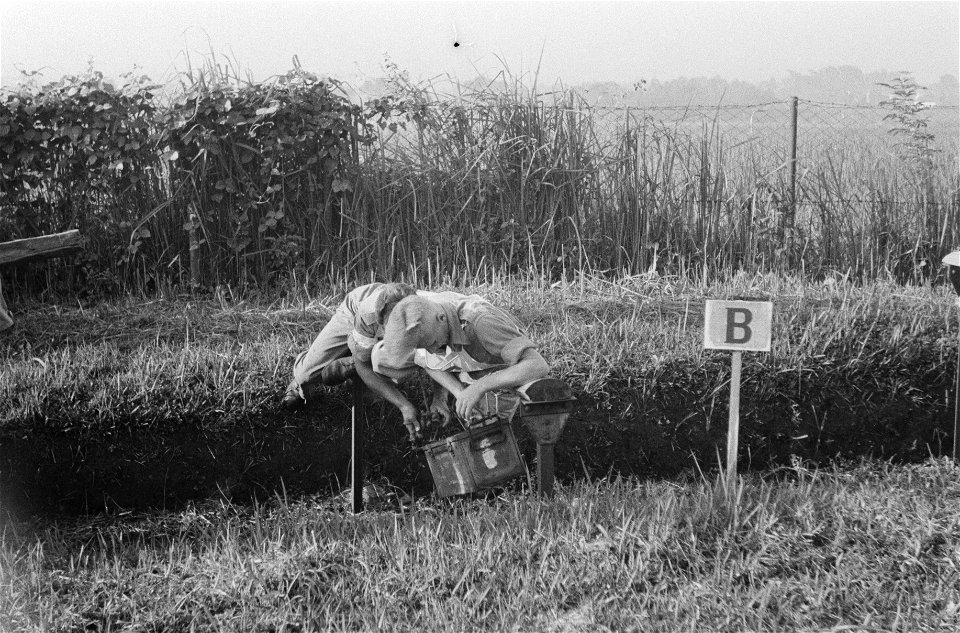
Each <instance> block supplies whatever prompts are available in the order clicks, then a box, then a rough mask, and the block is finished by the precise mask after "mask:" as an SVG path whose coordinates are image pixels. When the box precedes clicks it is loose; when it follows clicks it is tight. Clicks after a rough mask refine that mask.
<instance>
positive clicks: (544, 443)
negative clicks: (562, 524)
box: [517, 378, 576, 497]
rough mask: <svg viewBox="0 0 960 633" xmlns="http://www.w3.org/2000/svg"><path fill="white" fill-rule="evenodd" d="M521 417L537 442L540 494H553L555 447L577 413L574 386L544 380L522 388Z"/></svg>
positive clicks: (552, 379)
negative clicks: (572, 389)
mask: <svg viewBox="0 0 960 633" xmlns="http://www.w3.org/2000/svg"><path fill="white" fill-rule="evenodd" d="M517 391H518V392H519V393H520V398H521V405H520V418H521V419H522V420H523V423H524V425H525V426H526V427H527V429H528V430H529V431H530V434H531V435H532V436H533V439H534V440H535V441H536V442H537V492H538V494H540V495H542V496H545V497H549V496H551V495H552V494H553V482H554V462H553V447H554V446H555V445H556V443H557V440H559V439H560V433H561V432H563V427H564V425H565V424H566V422H567V418H569V417H570V412H571V411H573V407H574V404H575V403H576V399H575V398H574V397H573V393H572V392H571V390H570V387H569V386H568V385H567V384H566V383H565V382H563V381H562V380H558V379H556V378H541V379H540V380H535V381H533V382H529V383H527V384H525V385H521V386H520V387H518V388H517Z"/></svg>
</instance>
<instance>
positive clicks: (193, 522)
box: [0, 460, 960, 633]
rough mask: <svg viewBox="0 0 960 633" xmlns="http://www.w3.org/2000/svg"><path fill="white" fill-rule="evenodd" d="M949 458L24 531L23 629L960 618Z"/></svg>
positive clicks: (107, 520)
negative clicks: (722, 480) (542, 497)
mask: <svg viewBox="0 0 960 633" xmlns="http://www.w3.org/2000/svg"><path fill="white" fill-rule="evenodd" d="M958 473H960V471H958V470H957V468H956V467H955V466H953V465H952V464H951V463H949V462H948V461H946V460H930V461H927V462H926V463H924V464H918V465H909V466H900V467H891V466H889V465H885V464H879V465H878V464H872V465H871V464H861V465H859V466H856V467H854V468H851V469H849V470H839V469H832V470H828V471H819V472H818V471H810V470H806V469H804V468H802V467H799V466H796V467H794V468H788V469H785V470H782V471H780V472H779V473H778V474H777V475H776V476H774V477H769V476H768V477H767V478H766V479H764V478H761V477H759V476H756V475H753V476H749V477H747V478H746V479H745V480H744V482H743V485H742V487H741V488H740V489H739V490H738V491H737V493H736V495H735V501H733V502H731V501H728V498H727V497H726V496H725V495H724V492H723V490H722V488H721V487H720V486H718V485H717V484H715V483H711V482H710V481H705V480H701V479H693V480H690V479H687V480H680V481H674V482H671V481H659V482H647V483H641V482H638V481H636V480H624V479H614V480H601V481H592V482H588V481H581V482H579V483H577V484H575V485H572V486H568V487H565V488H563V489H561V490H560V492H559V494H558V496H557V497H556V499H555V500H553V501H550V502H540V501H537V500H536V499H534V498H531V497H529V496H526V495H518V494H516V493H504V494H502V495H501V496H499V497H497V498H496V499H488V500H486V501H485V502H480V501H473V502H469V501H463V502H458V503H453V504H431V503H425V502H422V501H414V502H410V501H405V503H403V504H401V505H399V506H397V507H395V508H394V509H392V510H380V511H372V512H367V513H364V514H362V515H359V516H352V515H349V514H344V513H342V512H340V511H337V510H336V509H334V508H332V507H331V506H330V504H329V503H327V502H324V501H322V500H320V499H316V498H301V499H297V500H284V499H283V498H280V497H278V498H275V499H274V500H272V501H270V502H268V503H266V504H262V505H258V506H254V507H250V506H236V505H231V504H224V503H219V502H209V503H204V504H200V505H196V506H191V507H188V508H187V509H185V510H183V511H180V512H173V513H158V514H151V515H136V514H126V515H123V516H119V517H117V516H115V517H101V518H98V519H94V520H90V519H81V520H78V521H75V522H59V523H52V524H38V525H34V526H32V529H31V528H29V527H28V526H20V527H19V528H18V529H14V528H12V527H8V529H7V530H6V531H5V532H3V536H2V539H3V540H2V549H0V556H2V558H0V563H2V564H0V587H2V590H0V628H3V630H10V631H14V630H16V631H24V632H25V633H26V632H29V631H72V630H84V628H85V629H86V630H98V631H119V630H131V631H132V630H137V631H151V630H163V631H188V630H189V631H304V632H306V631H330V630H387V629H391V630H418V631H421V630H422V631H449V630H484V631H507V630H537V631H585V630H589V631H613V630H617V631H619V630H642V631H676V630H710V631H745V630H749V631H795V630H802V631H825V630H833V631H837V630H857V631H934V630H938V631H939V630H956V628H957V627H960V608H958V605H960V590H958V587H960V513H958V511H957V502H958V501H960V474H958Z"/></svg>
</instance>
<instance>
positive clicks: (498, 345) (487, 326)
mask: <svg viewBox="0 0 960 633" xmlns="http://www.w3.org/2000/svg"><path fill="white" fill-rule="evenodd" d="M473 327H474V331H475V332H476V335H477V339H479V341H480V343H481V344H482V345H483V348H484V349H485V350H487V353H489V354H490V355H492V356H496V357H499V358H501V359H503V362H504V363H506V364H508V365H516V364H517V363H519V362H520V357H521V356H523V352H524V351H526V350H528V349H531V348H533V349H536V348H537V346H536V344H535V343H534V342H533V341H531V340H530V339H529V338H528V337H527V335H526V334H524V333H523V332H521V331H520V327H519V326H518V325H517V324H516V322H514V320H513V319H512V318H510V317H509V316H507V315H506V314H502V313H500V312H499V311H497V312H489V313H487V314H484V315H482V316H480V318H478V319H477V320H476V321H475V322H474V324H473Z"/></svg>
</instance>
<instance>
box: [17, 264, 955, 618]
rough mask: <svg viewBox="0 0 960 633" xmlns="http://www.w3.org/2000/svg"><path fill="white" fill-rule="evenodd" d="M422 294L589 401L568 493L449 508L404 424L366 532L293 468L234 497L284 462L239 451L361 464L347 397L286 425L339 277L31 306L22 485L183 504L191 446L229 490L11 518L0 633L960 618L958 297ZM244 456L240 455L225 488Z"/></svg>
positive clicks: (566, 465) (833, 289)
mask: <svg viewBox="0 0 960 633" xmlns="http://www.w3.org/2000/svg"><path fill="white" fill-rule="evenodd" d="M414 281H421V282H422V283H421V285H423V286H428V287H434V288H449V287H456V288H459V289H461V290H466V291H469V292H479V293H482V294H485V295H487V296H488V297H490V298H491V299H492V300H494V301H495V302H496V303H499V304H501V305H504V306H506V307H508V308H509V309H511V310H512V311H513V312H514V313H515V314H516V315H517V317H518V319H519V320H520V321H521V322H522V323H523V325H524V326H525V327H526V328H527V329H528V330H529V332H530V333H531V335H532V336H533V338H534V339H535V340H537V341H539V342H540V344H541V349H542V350H543V352H544V355H545V357H546V358H547V359H548V361H550V362H551V364H552V366H553V367H554V374H555V375H557V376H558V377H561V378H563V379H565V380H567V381H568V382H569V383H570V384H571V386H572V387H573V389H574V392H575V394H576V395H577V397H578V398H579V399H580V407H581V411H579V413H578V415H577V416H575V417H574V418H573V419H572V420H571V423H570V424H569V425H568V428H567V429H566V430H565V432H564V436H563V438H562V440H561V444H560V445H559V446H558V461H557V466H558V469H559V472H558V474H559V476H560V481H561V489H560V491H559V493H558V495H557V497H556V498H555V499H554V500H552V501H540V500H537V499H536V498H535V497H532V496H530V495H528V494H527V493H526V492H525V488H524V486H522V485H520V484H518V485H516V486H514V487H511V488H509V489H507V490H505V491H503V492H501V493H498V494H495V495H491V496H489V497H486V498H478V499H472V500H461V501H457V502H453V503H449V502H439V501H437V500H433V499H431V498H429V497H427V496H425V493H424V491H423V490H422V489H415V488H416V487H415V486H413V487H412V486H411V485H409V484H410V480H409V477H407V475H409V471H408V470H404V468H406V466H404V465H397V466H396V467H393V468H392V469H391V466H390V464H391V462H394V463H398V464H399V463H401V462H404V461H405V460H407V459H408V453H405V452H404V450H403V449H402V448H401V447H400V443H401V438H402V435H403V433H402V429H401V428H400V426H399V421H398V420H396V419H393V418H392V417H390V416H387V417H386V418H384V419H382V420H377V421H375V423H374V426H373V429H372V434H373V436H374V437H376V438H377V442H374V443H373V444H374V447H373V448H374V453H373V459H377V460H381V461H380V462H376V463H377V464H378V465H377V468H378V469H379V470H378V471H377V472H376V473H374V474H376V475H380V476H383V475H389V476H388V477H387V479H386V481H384V480H383V479H382V478H380V479H378V480H377V481H378V483H380V484H381V486H380V487H381V490H384V491H386V494H385V495H384V496H383V497H382V498H381V499H379V500H378V502H377V503H373V504H371V506H372V509H371V511H369V512H366V513H364V514H362V515H359V516H352V515H350V514H347V513H345V512H344V511H343V507H342V504H340V503H339V502H338V499H337V498H336V497H331V495H330V494H329V492H326V489H325V488H324V487H323V486H319V485H314V487H313V488H312V489H310V485H308V484H309V481H308V480H307V479H299V480H298V479H296V477H294V475H295V474H297V473H295V472H293V470H292V467H291V466H290V464H287V466H286V468H287V469H288V470H286V471H278V472H280V473H281V474H282V476H283V477H284V479H283V480H280V479H279V477H280V475H277V474H276V473H273V471H271V473H272V474H271V473H268V474H267V475H263V474H262V473H263V472H266V471H262V472H261V475H262V476H263V477H267V478H270V477H273V478H274V479H275V480H276V481H274V482H273V483H274V484H275V487H274V488H273V491H272V492H270V491H269V489H267V492H270V494H263V493H264V490H263V489H261V494H259V495H258V497H259V498H258V501H255V502H243V503H241V502H239V501H238V498H239V497H238V496H237V495H232V494H230V490H228V489H229V488H230V485H232V484H229V482H230V481H233V480H237V481H241V482H242V480H243V479H244V478H245V477H246V478H251V477H253V475H252V474H251V473H254V472H255V471H256V470H257V468H258V467H259V465H258V463H254V462H251V461H250V460H251V459H253V458H252V457H251V455H252V453H251V454H247V455H245V456H240V457H242V458H243V459H240V457H237V455H236V454H233V453H229V454H228V453H220V452H217V451H218V447H220V446H221V445H220V444H218V443H216V441H221V440H229V439H231V438H234V437H240V436H243V435H244V434H251V433H254V432H255V433H254V435H255V439H256V442H260V443H261V445H260V446H261V447H260V449H259V450H260V453H258V455H259V456H260V458H263V459H267V458H268V457H275V455H268V454H270V453H273V452H278V451H280V452H282V451H286V450H290V451H292V450H293V449H292V448H290V447H293V446H294V445H295V444H294V443H293V440H290V442H291V443H290V444H289V445H278V444H274V443H271V442H270V441H269V438H272V437H276V436H285V437H286V436H289V435H290V434H291V433H302V432H304V431H305V430H307V429H312V430H313V431H314V432H315V433H316V434H318V435H319V440H318V442H319V444H318V445H323V444H331V445H334V446H339V447H341V449H342V446H343V444H342V439H343V437H344V433H345V428H344V425H343V421H342V420H339V421H338V420H337V419H336V418H338V416H339V417H342V416H343V415H344V414H345V413H346V409H345V408H344V407H343V406H342V403H341V404H338V402H340V401H341V400H342V394H341V393H340V392H338V391H337V390H334V391H332V392H331V393H330V394H329V398H328V401H325V405H324V407H326V408H327V409H328V410H327V412H326V414H325V415H327V417H328V418H330V420H328V421H318V420H315V419H310V418H296V419H294V418H286V417H283V416H281V415H279V414H278V413H277V412H276V407H275V404H276V400H277V398H278V397H279V394H280V391H281V390H282V388H283V386H284V385H285V384H286V381H287V380H288V373H289V371H290V363H291V362H292V358H293V355H294V354H295V353H296V352H297V351H298V350H299V349H302V348H303V347H305V346H306V345H307V344H308V343H309V341H310V340H311V339H312V337H313V336H314V335H315V332H316V331H317V330H318V329H319V327H320V326H322V324H323V323H324V322H325V320H326V318H327V316H328V315H329V313H330V311H331V309H332V308H333V307H334V306H335V305H336V304H337V302H338V300H339V298H340V296H341V294H340V293H342V290H343V289H342V288H340V289H339V290H335V291H333V292H331V293H329V294H327V295H324V296H322V297H320V298H319V299H313V300H308V297H307V296H306V295H305V293H301V294H294V295H291V296H286V297H284V298H276V299H264V298H261V299H259V300H252V299H248V300H246V301H241V300H240V299H239V298H235V297H232V296H231V295H230V293H229V291H221V292H219V293H217V294H215V295H213V296H210V297H189V296H180V297H177V296H166V297H157V298H145V297H142V296H141V297H129V298H128V299H126V300H122V301H117V302H113V303H99V304H90V305H80V304H74V305H69V304H65V303H64V304H28V305H25V306H17V307H16V309H15V312H14V317H15V318H16V319H17V321H18V325H17V327H16V329H14V330H13V331H12V333H11V334H10V335H8V336H5V338H3V339H0V356H2V358H3V359H4V360H3V361H2V364H0V458H2V460H3V461H2V463H0V476H3V477H4V481H3V482H2V483H3V485H4V487H5V488H8V487H9V486H10V482H11V479H10V477H11V475H10V471H6V472H5V471H4V469H6V468H9V465H10V464H14V463H16V462H17V460H18V459H19V460H27V461H29V459H33V460H34V461H30V462H29V466H30V469H33V470H29V469H28V470H29V472H30V473H33V474H36V473H40V472H41V471H42V472H46V473H48V474H49V473H53V474H55V475H56V476H58V477H59V479H58V480H57V481H58V482H59V484H62V485H67V484H69V483H71V482H73V483H77V484H78V485H83V486H90V485H92V484H91V482H92V481H97V482H99V481H103V480H109V479H110V478H111V477H112V478H114V480H115V481H114V484H116V485H117V486H120V487H126V488H129V489H137V487H138V486H140V487H141V488H140V489H138V494H140V495H144V494H146V493H145V492H144V491H145V490H146V489H147V488H150V487H152V488H153V489H154V490H153V492H155V493H157V492H158V491H159V492H163V491H164V490H167V489H161V488H160V482H159V481H155V480H153V479H151V475H152V473H151V470H150V469H151V468H152V466H151V464H153V462H152V461H150V460H151V459H155V458H156V457H157V455H158V454H162V453H164V451H167V455H168V457H167V458H168V459H180V458H181V457H182V456H183V455H186V453H176V452H170V451H172V450H173V449H172V448H171V443H172V442H177V441H179V442H181V443H192V444H196V447H195V448H196V453H195V454H192V457H191V459H193V460H194V461H189V462H187V461H184V469H183V470H184V471H183V472H182V473H181V476H182V478H184V480H185V481H187V482H189V481H191V480H194V481H199V482H202V483H203V485H202V486H201V487H200V488H199V489H197V490H194V491H193V492H192V493H191V494H188V495H185V496H184V497H179V498H178V499H177V501H176V502H175V503H174V502H171V503H170V504H169V505H168V509H166V510H164V509H159V508H160V504H159V503H156V504H155V505H156V507H154V508H153V509H149V508H147V507H138V506H137V504H135V503H130V504H129V505H125V503H120V502H117V501H116V499H114V500H113V501H112V502H110V503H106V504H104V503H94V504H93V505H92V506H91V507H88V508H87V509H88V510H91V511H94V513H93V514H90V515H79V516H74V517H72V518H71V517H64V516H60V517H52V516H49V515H35V516H31V515H30V514H29V513H22V512H21V513H19V516H17V515H18V513H16V512H14V513H13V516H12V517H8V519H11V520H8V521H7V522H6V524H4V525H3V527H2V548H0V630H2V631H7V630H9V631H77V630H87V631H93V630H97V631H118V630H129V631H191V630H198V631H219V630H224V631H258V630H259V631H313V630H317V631H320V630H379V629H398V630H426V631H430V630H490V631H500V630H521V631H527V630H535V631H596V630H599V631H603V630H631V629H632V630H643V631H646V630H670V631H674V630H684V631H686V630H697V631H700V630H710V631H713V630H718V631H742V630H765V631H766V630H769V631H784V630H798V631H806V630H858V631H894V630H896V631H919V630H956V628H957V627H958V626H960V609H958V605H960V589H958V587H960V511H958V510H957V507H958V506H957V501H958V499H960V471H958V469H957V468H956V467H955V466H954V465H953V464H952V463H951V462H949V461H948V460H946V459H944V458H936V457H929V456H930V455H931V454H933V455H938V454H945V451H946V450H947V448H945V447H949V445H950V441H951V439H952V438H951V437H950V435H949V431H950V428H949V427H948V422H950V421H952V411H953V409H952V398H951V396H950V392H951V390H952V385H953V377H954V371H955V368H956V364H955V363H956V355H957V348H956V341H957V335H956V327H957V326H956V321H955V316H954V311H955V308H953V303H952V301H953V297H952V294H948V293H947V291H946V290H945V289H943V288H934V289H931V288H929V287H921V288H918V287H912V288H908V287H902V286H897V285H894V284H889V283H883V282H877V283H875V284H871V285H869V286H864V287H860V286H855V285H852V284H849V283H847V282H846V281H845V280H844V279H842V278H836V279H830V280H828V281H827V282H826V283H818V284H811V283H806V282H801V281H799V280H796V279H790V278H784V277H772V276H755V277H747V276H739V277H737V278H735V279H734V280H732V281H731V282H728V283H725V284H722V285H712V286H703V285H697V284H693V283H690V282H685V281H682V280H679V279H675V278H663V277H656V276H637V277H627V278H621V279H617V280H605V279H602V278H599V277H592V276H578V277H575V278H574V279H573V280H572V281H564V282H556V283H552V284H551V283H548V282H545V281H543V280H542V279H541V278H537V277H534V276H531V277H523V278H508V277H504V276H491V277H488V278H486V279H484V278H479V277H473V278H468V277H461V278H446V279H443V280H430V281H429V282H427V281H426V280H414ZM743 295H748V296H761V297H767V298H770V299H771V300H773V301H774V303H775V306H776V307H775V310H776V312H775V320H774V341H775V343H774V348H773V350H772V352H771V353H770V354H756V355H748V356H747V357H745V366H744V395H743V403H742V405H741V406H742V411H743V422H742V424H743V427H742V430H741V442H742V447H743V452H742V454H741V459H742V460H743V464H744V466H745V467H746V468H749V471H748V472H745V473H744V475H743V479H742V482H743V483H742V486H741V487H740V488H739V489H738V490H737V491H736V492H735V493H733V494H729V493H728V491H724V490H723V489H722V487H721V486H720V485H719V484H718V483H717V482H716V481H715V472H716V470H715V465H716V460H715V455H716V451H717V447H718V446H719V447H720V448H721V450H722V445H720V444H719V443H720V442H722V438H723V437H724V433H725V426H724V424H725V419H726V408H725V398H726V391H725V384H726V380H727V378H728V373H727V372H728V367H729V366H728V360H727V356H726V355H725V354H721V353H716V352H705V351H704V350H703V349H702V323H701V322H702V302H703V299H704V298H705V297H711V298H722V297H734V296H743ZM414 392H415V388H414ZM291 429H292V430H291ZM781 435H782V436H783V437H780V436H781ZM204 438H213V440H209V439H204ZM295 439H296V438H295ZM214 440H216V441H214ZM298 441H299V440H298ZM57 442H59V443H60V444H59V445H60V446H66V449H65V450H66V452H57V451H58V450H60V449H57V448H56V447H57V446H58V444H57ZM278 446H287V448H282V449H281V448H278ZM296 446H297V447H299V449H298V450H308V449H311V450H312V448H313V445H309V446H308V445H306V444H302V445H301V444H296ZM138 447H139V448H138ZM378 447H379V448H378ZM693 449H696V450H693ZM138 450H139V451H140V452H137V451H138ZM207 451H211V452H210V453H209V455H210V456H209V457H205V455H206V453H207ZM763 451H767V458H761V457H760V456H761V454H762V452H763ZM95 455H100V457H97V458H95V457H94V456H95ZM866 455H874V456H886V457H893V458H895V459H896V460H897V463H896V464H895V463H893V462H891V461H886V460H876V459H867V460H866V461H862V460H861V459H860V458H861V457H863V456H866ZM231 456H232V457H231ZM925 456H926V458H925ZM851 457H852V458H854V459H850V458H851ZM835 458H836V461H834V462H833V464H831V465H827V464H829V463H830V462H831V461H832V460H834V459H835ZM230 459H237V460H239V461H240V462H243V463H238V464H229V463H228V464H227V465H228V466H230V467H231V468H234V467H235V468H234V470H232V471H230V472H229V476H227V475H224V477H225V478H224V479H223V480H219V479H216V478H212V479H211V478H209V477H210V472H214V471H216V472H218V473H220V474H223V473H222V472H220V471H218V470H217V469H218V468H221V467H222V465H223V463H224V462H229V461H230ZM291 459H292V458H291ZM44 460H46V461H44ZM57 460H60V461H57ZM245 460H246V461H245ZM814 461H817V462H820V463H821V464H824V465H823V466H821V467H820V468H819V469H818V468H815V467H814V466H812V464H813V463H814ZM381 462H382V463H381ZM911 462H912V463H911ZM24 463H27V462H24ZM701 469H702V473H703V474H701ZM208 471H209V472H208ZM668 472H669V473H672V474H671V475H670V476H666V475H665V473H668ZM405 473H406V474H405ZM620 475H623V476H620ZM171 477H172V475H171ZM231 477H232V478H234V479H233V480H231ZM85 478H86V479H85ZM24 481H25V480H24ZM44 482H46V480H44ZM59 484H58V485H59ZM168 484H169V482H168V481H164V485H168ZM240 485H241V484H237V486H238V487H237V488H236V489H237V490H239V489H240V488H239V486H240ZM311 485H313V484H311ZM284 490H286V491H287V492H286V493H285V492H284ZM4 492H8V491H7V490H4ZM47 493H48V495H50V494H51V493H50V491H47ZM411 493H412V498H411ZM58 494H59V493H58ZM52 496H54V497H55V495H52ZM155 498H156V497H154V499H155ZM169 498H170V499H173V497H172V496H170V497H169ZM148 505H149V504H148ZM52 509H53V510H56V504H55V503H54V504H53V505H52ZM6 510H9V508H7V509H6ZM97 511H99V513H97Z"/></svg>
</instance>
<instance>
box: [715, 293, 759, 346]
mask: <svg viewBox="0 0 960 633" xmlns="http://www.w3.org/2000/svg"><path fill="white" fill-rule="evenodd" d="M772 321H773V304H772V303H770V302H769V301H714V300H708V301H707V304H706V312H705V314H704V325H703V346H704V347H706V348H707V349H729V350H750V351H754V352H769V351H770V324H771V322H772Z"/></svg>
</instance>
